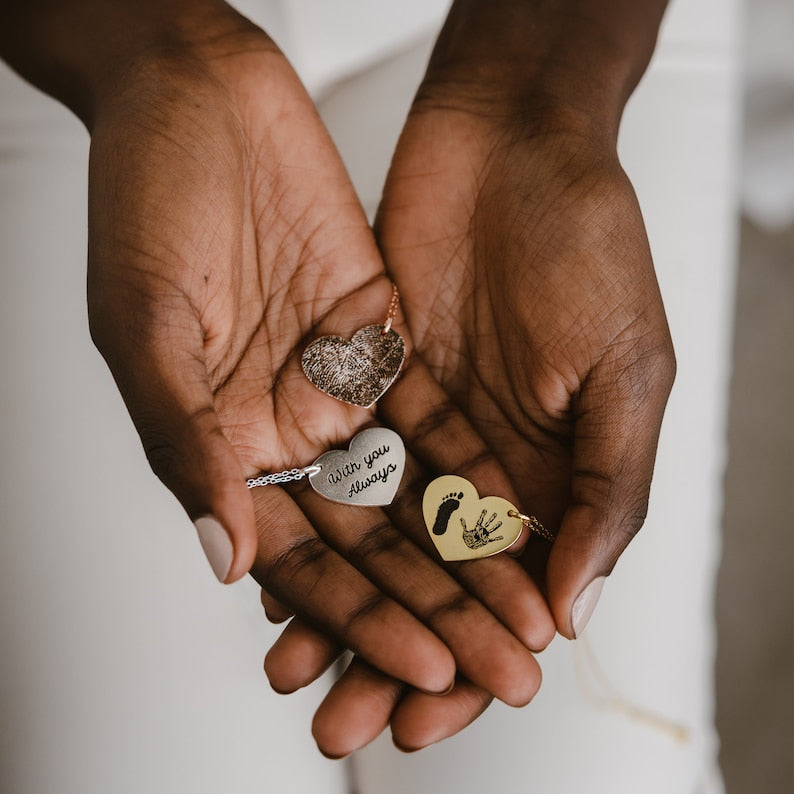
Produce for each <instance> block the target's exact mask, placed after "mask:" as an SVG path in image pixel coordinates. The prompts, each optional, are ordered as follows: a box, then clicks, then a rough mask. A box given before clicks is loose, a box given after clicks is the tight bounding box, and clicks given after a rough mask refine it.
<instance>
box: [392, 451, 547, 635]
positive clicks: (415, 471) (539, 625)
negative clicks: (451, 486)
mask: <svg viewBox="0 0 794 794" xmlns="http://www.w3.org/2000/svg"><path fill="white" fill-rule="evenodd" d="M424 482H425V477H424V473H423V471H422V470H421V469H420V468H419V467H418V466H417V464H416V463H415V462H413V461H412V460H411V459H410V457H409V458H408V459H407V462H406V471H405V476H404V478H403V488H402V489H401V491H400V494H399V498H398V499H396V500H395V502H394V503H393V504H392V505H391V506H390V507H389V508H388V514H389V516H390V517H391V518H392V520H393V522H394V525H395V526H397V527H399V528H400V531H401V532H403V533H405V534H406V535H407V536H408V537H409V538H410V539H411V540H412V541H413V542H414V543H415V544H416V545H417V546H419V548H421V549H422V550H423V551H424V553H425V554H426V555H427V556H428V557H429V558H430V559H432V560H435V561H436V564H437V565H439V566H442V567H443V568H444V570H445V571H447V572H448V573H449V574H450V575H451V576H452V577H453V578H454V579H455V580H456V581H457V582H459V583H460V584H461V585H462V586H463V587H464V588H465V590H466V591H467V592H469V593H471V594H472V595H473V596H474V597H475V598H476V599H477V600H479V601H480V602H481V603H482V604H484V605H485V606H486V607H487V608H488V610H489V611H490V612H491V614H493V615H494V616H495V617H496V618H497V619H498V620H499V621H500V622H501V623H502V624H503V625H504V626H505V627H506V628H508V629H509V630H510V631H511V633H512V634H513V635H514V636H515V637H517V638H518V639H519V640H520V641H521V642H522V643H523V644H524V645H525V646H526V647H527V648H529V649H530V650H533V651H539V650H542V649H543V648H545V647H546V646H547V645H548V644H549V642H551V640H552V638H553V637H554V633H555V625H554V620H553V619H552V616H551V613H550V612H549V608H548V605H547V603H546V599H545V598H544V596H543V594H542V593H541V592H540V590H539V589H538V587H537V585H536V584H535V583H534V582H533V581H532V579H531V578H530V577H529V576H528V574H527V572H526V571H525V570H524V568H523V567H522V566H521V564H520V563H519V562H518V561H517V560H515V559H513V558H512V557H509V556H507V555H505V554H496V555H494V556H492V557H484V558H483V559H480V560H469V561H466V562H444V561H443V560H441V558H440V557H439V556H438V553H437V551H436V548H435V546H434V544H433V542H432V541H431V539H430V535H429V533H428V531H427V528H426V527H425V524H424V519H423V517H422V501H421V492H422V487H423V483H424Z"/></svg>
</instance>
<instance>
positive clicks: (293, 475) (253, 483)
mask: <svg viewBox="0 0 794 794" xmlns="http://www.w3.org/2000/svg"><path fill="white" fill-rule="evenodd" d="M321 469H322V466H315V465H313V466H305V467H304V468H302V469H289V471H277V472H274V473H273V474H262V475H260V476H259V477H251V478H250V479H248V480H246V481H245V484H246V485H247V486H248V487H249V488H258V487H259V486H260V485H281V484H282V483H285V482H295V481H296V480H302V479H303V478H304V477H308V476H311V475H312V474H317V472H318V471H320V470H321Z"/></svg>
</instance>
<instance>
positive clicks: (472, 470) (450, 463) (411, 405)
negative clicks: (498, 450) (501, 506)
mask: <svg viewBox="0 0 794 794" xmlns="http://www.w3.org/2000/svg"><path fill="white" fill-rule="evenodd" d="M406 397H407V399H406ZM378 413H379V415H380V416H381V417H382V418H383V419H384V420H385V421H386V423H387V424H388V425H389V426H390V427H393V428H394V429H395V430H397V431H398V432H399V433H400V434H401V435H402V436H403V439H404V441H405V444H406V446H407V447H408V449H409V450H410V451H411V453H412V454H414V455H415V456H417V458H419V460H420V461H421V462H422V464H423V465H424V466H425V467H426V468H427V469H428V470H429V471H431V472H434V473H435V474H436V476H438V475H440V474H457V475H459V476H461V477H465V478H466V479H467V480H469V481H471V482H472V483H473V484H474V485H475V487H476V488H477V490H478V491H479V493H480V494H481V495H482V496H485V495H498V496H502V497H504V498H505V499H508V500H509V501H511V502H513V504H517V503H518V500H517V496H516V493H515V491H514V490H513V487H512V485H511V483H510V479H509V478H508V476H507V474H506V473H505V471H504V470H503V469H502V467H501V466H500V465H499V463H498V462H497V461H496V458H495V457H494V456H493V454H492V453H491V451H490V450H489V449H488V446H487V445H486V443H485V442H484V441H483V439H482V437H481V436H480V435H479V434H478V433H477V431H476V430H475V429H474V427H473V426H472V425H471V423H470V422H469V421H468V419H466V417H465V416H464V415H463V414H462V413H461V411H460V409H459V408H458V407H457V406H456V405H455V404H454V403H453V402H452V400H450V398H449V397H448V396H447V393H446V392H445V391H444V390H443V389H442V388H441V386H440V384H439V383H438V382H437V381H436V380H435V378H434V377H433V376H432V374H431V373H430V370H429V369H428V368H427V366H426V365H425V363H424V362H423V361H422V359H421V357H420V356H419V355H418V354H414V355H413V356H412V357H411V359H410V360H409V361H408V363H407V364H406V366H405V368H404V371H403V372H402V374H401V375H400V381H399V388H395V389H394V390H392V392H390V393H387V394H386V395H384V397H383V398H382V400H381V401H380V403H379V404H378ZM527 538H528V532H527V530H526V529H524V530H522V532H521V535H520V537H519V538H518V540H517V541H516V542H515V543H514V544H513V545H512V546H511V547H510V549H509V554H510V555H511V556H514V557H518V556H519V555H520V554H521V551H522V550H523V548H524V546H525V545H526V542H527Z"/></svg>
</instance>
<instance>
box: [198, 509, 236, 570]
mask: <svg viewBox="0 0 794 794" xmlns="http://www.w3.org/2000/svg"><path fill="white" fill-rule="evenodd" d="M193 523H194V524H195V525H196V532H198V536H199V541H201V548H202V549H204V553H205V554H206V555H207V559H208V560H209V563H210V567H211V568H212V572H213V573H214V574H215V576H217V577H218V581H219V582H225V581H226V577H227V576H228V575H229V569H230V568H231V567H232V560H233V559H234V546H232V540H231V538H230V537H229V533H228V532H227V531H226V530H225V529H224V528H223V524H221V523H220V521H218V520H217V519H216V518H213V517H212V516H202V517H201V518H197V519H196V520H195V521H194V522H193Z"/></svg>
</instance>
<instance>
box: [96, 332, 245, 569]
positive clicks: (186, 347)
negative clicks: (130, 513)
mask: <svg viewBox="0 0 794 794" xmlns="http://www.w3.org/2000/svg"><path fill="white" fill-rule="evenodd" d="M103 325H104V324H103ZM196 325H197V324H196ZM98 326H99V323H96V322H94V323H92V327H91V332H92V336H93V338H94V341H95V343H96V345H97V347H98V348H99V350H100V352H101V353H102V355H103V356H104V357H105V360H106V361H107V363H108V366H109V367H110V369H111V372H112V373H113V377H114V378H115V380H116V383H117V385H118V387H119V390H120V391H121V394H122V397H123V399H124V402H125V404H126V405H127V409H128V410H129V412H130V416H131V417H132V420H133V423H134V424H135V427H136V429H137V430H138V433H139V435H140V438H141V441H142V442H143V447H144V450H145V452H146V456H147V458H148V460H149V463H150V465H151V467H152V469H153V470H154V472H155V474H156V475H157V476H158V477H159V478H160V480H162V482H163V483H164V484H165V485H166V487H167V488H168V489H169V490H170V491H171V492H172V493H173V494H174V496H176V498H177V499H178V500H179V502H180V503H181V505H182V507H184V509H185V511H186V512H187V514H188V516H189V517H190V519H191V520H192V521H193V523H194V525H195V527H196V531H197V533H198V538H199V541H200V542H201V546H202V548H203V549H204V552H205V554H206V556H207V559H208V561H209V563H210V566H211V567H212V570H213V572H214V574H215V576H216V577H217V578H218V579H219V581H221V582H226V583H228V582H233V581H236V580H237V579H239V578H240V577H242V576H243V575H244V574H245V573H247V571H248V570H249V568H250V567H251V565H252V564H253V561H254V557H255V553H256V538H257V535H256V524H255V519H254V510H253V502H252V500H251V495H250V492H249V490H248V488H247V486H246V484H245V476H244V473H243V471H242V466H241V464H240V461H239V459H238V457H237V455H236V453H235V451H234V449H233V447H232V446H231V444H230V443H229V441H228V440H227V439H226V437H225V435H224V433H223V430H222V428H221V425H220V422H219V420H218V416H217V415H216V413H215V407H214V400H213V395H212V391H211V389H210V386H209V382H208V379H207V371H206V367H205V365H204V363H203V346H202V344H201V338H200V329H198V328H197V338H196V339H195V340H193V343H192V344H190V343H188V344H184V337H185V335H184V334H181V333H178V332H176V331H175V330H173V328H172V329H170V330H168V331H166V332H164V333H163V337H164V338H162V339H153V338H152V336H156V335H152V334H146V335H145V337H144V335H143V334H140V333H134V334H121V333H120V332H119V330H118V327H117V326H116V328H113V329H111V330H110V332H109V333H104V332H103V331H102V330H100V329H99V328H98ZM105 327H107V326H105ZM135 330H136V332H140V330H141V329H140V327H138V328H136V329H135ZM122 336H124V338H123V339H120V337H122ZM143 338H145V339H146V341H145V342H142V341H141V340H142V339H143ZM132 339H135V342H132V341H130V340H132Z"/></svg>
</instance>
